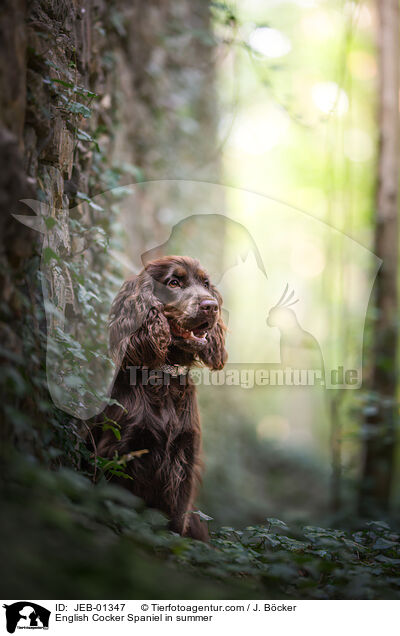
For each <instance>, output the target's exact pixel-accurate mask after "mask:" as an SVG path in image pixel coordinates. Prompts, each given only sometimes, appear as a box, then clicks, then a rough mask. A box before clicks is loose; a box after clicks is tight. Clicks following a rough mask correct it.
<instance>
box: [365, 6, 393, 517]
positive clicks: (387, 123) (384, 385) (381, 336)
mask: <svg viewBox="0 0 400 636" xmlns="http://www.w3.org/2000/svg"><path fill="white" fill-rule="evenodd" d="M377 9H378V14H379V78H380V85H379V126H380V140H379V157H378V188H377V211H376V230H375V252H376V254H377V255H378V256H379V257H380V258H381V259H382V261H383V263H382V267H381V270H380V272H379V273H378V277H377V281H376V301H375V306H376V309H377V312H376V313H377V318H376V321H375V324H374V345H375V346H374V351H373V360H372V377H371V388H372V392H373V395H374V396H375V398H374V402H373V404H371V405H370V406H369V407H368V409H367V410H366V411H367V412H366V416H365V424H366V427H365V428H366V435H365V449H364V450H365V455H364V465H363V475H362V484H361V492H360V495H361V496H360V512H361V513H363V514H370V513H371V512H382V511H385V510H386V509H387V508H388V506H389V500H390V490H391V481H392V473H393V463H394V448H395V442H396V440H395V428H396V427H395V423H396V417H397V413H396V388H397V342H398V326H397V321H398V298H397V263H398V222H397V214H398V209H397V207H398V179H399V98H398V95H399V7H398V0H377Z"/></svg>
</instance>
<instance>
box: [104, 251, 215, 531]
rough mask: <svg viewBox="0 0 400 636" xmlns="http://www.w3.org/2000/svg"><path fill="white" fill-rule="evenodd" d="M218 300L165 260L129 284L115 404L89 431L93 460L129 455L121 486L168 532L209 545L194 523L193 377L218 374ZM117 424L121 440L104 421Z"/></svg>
mask: <svg viewBox="0 0 400 636" xmlns="http://www.w3.org/2000/svg"><path fill="white" fill-rule="evenodd" d="M221 305H222V298H221V296H220V294H219V292H218V291H217V289H216V288H215V287H214V285H213V284H212V283H211V281H210V279H209V277H208V275H207V273H206V272H205V271H204V269H203V268H202V267H201V265H200V263H199V262H198V261H197V260H195V259H193V258H190V257H187V256H185V257H183V256H166V257H163V258H159V259H156V260H153V261H151V262H150V263H148V264H147V265H146V267H145V268H144V269H143V270H142V272H141V273H140V274H138V275H137V276H134V277H133V278H130V279H129V280H127V281H125V283H124V284H123V286H122V288H121V290H120V292H119V293H118V295H117V297H116V298H115V300H114V302H113V304H112V307H111V313H110V350H111V354H112V357H113V359H114V361H115V363H116V367H117V370H116V373H115V377H114V383H113V388H112V392H111V398H113V399H112V400H111V403H110V405H109V406H107V407H106V409H105V411H104V412H103V414H102V415H101V416H100V417H99V418H98V421H97V425H96V426H95V428H94V430H93V435H94V440H95V442H96V446H97V453H98V455H99V456H101V457H109V458H112V457H114V456H115V452H117V453H118V456H123V455H127V456H128V457H130V455H129V454H130V453H133V452H134V451H142V450H143V451H147V452H144V453H142V454H140V453H138V454H137V455H135V454H133V455H131V457H132V459H130V461H128V463H127V465H126V466H127V467H126V472H127V474H128V475H129V476H130V477H131V479H121V478H118V479H119V481H120V483H121V484H122V485H123V486H125V487H127V488H129V489H130V490H131V492H132V493H133V494H135V495H137V496H138V497H141V498H142V499H143V500H144V502H145V503H146V504H147V506H149V507H152V508H157V509H159V510H161V511H162V512H163V513H164V514H165V515H166V516H167V517H168V519H169V522H170V526H169V527H170V529H171V530H173V531H174V532H177V533H179V534H182V535H185V536H191V537H193V538H195V539H200V540H204V541H206V540H207V539H208V530H207V527H206V524H205V523H203V522H201V520H200V519H199V516H198V515H195V514H191V511H192V508H193V504H194V498H195V494H196V487H197V485H198V483H199V480H200V475H201V466H202V463H201V458H200V454H201V428H200V420H199V413H198V407H197V401H196V387H195V386H194V383H193V381H192V379H191V378H190V375H189V371H190V369H191V367H194V366H198V365H200V364H204V365H206V366H207V367H209V368H210V369H222V368H223V366H224V364H225V361H226V358H227V353H226V351H225V347H224V341H225V329H226V328H225V325H224V323H223V320H222V317H221ZM109 420H113V421H114V423H117V425H118V427H119V431H120V435H121V439H117V438H116V436H115V432H113V431H112V430H111V429H107V430H103V429H104V428H105V427H104V426H103V423H104V421H106V422H107V421H109Z"/></svg>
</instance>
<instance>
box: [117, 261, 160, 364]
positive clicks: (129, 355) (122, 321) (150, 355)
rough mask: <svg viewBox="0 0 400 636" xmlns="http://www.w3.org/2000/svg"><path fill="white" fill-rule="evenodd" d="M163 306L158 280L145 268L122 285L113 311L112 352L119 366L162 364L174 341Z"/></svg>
mask: <svg viewBox="0 0 400 636" xmlns="http://www.w3.org/2000/svg"><path fill="white" fill-rule="evenodd" d="M162 309H163V305H162V303H161V302H160V301H159V300H158V298H157V297H156V296H155V295H154V281H153V279H152V278H151V276H150V275H149V274H148V273H147V272H146V270H143V271H142V272H141V273H140V274H139V275H138V276H135V277H134V278H131V279H129V280H127V281H125V283H124V284H123V285H122V287H121V289H120V291H119V293H118V295H117V296H116V298H115V300H114V302H113V304H112V306H111V312H110V322H109V329H110V336H109V341H110V351H111V355H112V357H113V360H114V362H115V363H116V364H117V365H118V366H120V367H121V366H122V367H124V368H125V367H126V366H127V365H128V364H131V365H135V366H150V367H151V366H154V365H160V364H162V363H163V362H164V361H165V357H166V355H167V350H168V346H169V344H170V342H171V333H170V330H169V325H168V321H167V319H166V317H165V316H164V313H163V311H162Z"/></svg>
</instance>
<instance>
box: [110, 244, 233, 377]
mask: <svg viewBox="0 0 400 636" xmlns="http://www.w3.org/2000/svg"><path fill="white" fill-rule="evenodd" d="M221 306H222V298H221V295H220V294H219V292H218V291H217V289H216V288H215V287H214V285H213V284H212V283H211V281H210V279H209V277H208V275H207V273H206V272H205V271H204V270H203V268H202V267H201V265H200V263H199V262H198V261H197V260H195V259H193V258H190V257H188V256H165V257H163V258H159V259H156V260H154V261H151V262H150V263H148V264H147V265H146V267H145V268H144V269H143V270H142V272H141V273H140V274H139V275H138V276H135V277H134V278H131V279H129V280H127V281H126V282H125V283H124V284H123V286H122V288H121V290H120V292H119V294H118V295H117V297H116V298H115V300H114V302H113V305H112V307H111V314H110V348H111V353H112V355H113V357H114V360H115V362H116V363H117V364H118V365H124V364H126V363H128V364H132V365H136V366H148V367H153V368H155V367H156V366H159V365H160V364H163V363H164V362H167V361H169V362H176V363H182V364H187V363H188V362H194V361H195V360H200V361H201V362H203V363H204V364H206V365H207V366H208V367H210V369H222V367H223V366H224V364H225V361H226V358H227V353H226V351H225V347H224V343H225V325H224V323H223V321H222V317H221Z"/></svg>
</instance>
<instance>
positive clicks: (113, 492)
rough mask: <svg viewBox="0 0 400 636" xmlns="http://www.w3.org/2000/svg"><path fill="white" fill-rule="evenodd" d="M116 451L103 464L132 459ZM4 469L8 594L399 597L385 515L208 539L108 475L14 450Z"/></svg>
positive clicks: (396, 548) (398, 548)
mask: <svg viewBox="0 0 400 636" xmlns="http://www.w3.org/2000/svg"><path fill="white" fill-rule="evenodd" d="M121 460H122V462H121ZM121 460H115V462H109V467H108V468H109V469H111V470H110V472H112V471H113V468H112V466H113V465H114V464H115V466H116V467H118V466H120V465H121V463H123V462H126V461H130V460H133V458H121ZM3 468H4V466H3ZM6 468H7V470H6V471H3V472H6V474H7V477H6V479H5V480H4V482H2V484H1V486H0V490H1V495H2V501H3V508H2V510H3V520H4V521H3V523H2V528H1V535H2V536H1V538H2V541H1V545H2V546H3V547H4V548H5V549H4V554H3V555H2V563H3V566H4V567H5V568H6V570H7V571H8V576H7V580H6V581H3V584H4V585H5V589H4V590H3V594H4V593H7V595H8V596H9V595H12V596H13V597H15V598H17V597H19V596H21V595H22V596H24V595H25V596H29V594H30V595H32V593H33V591H36V593H37V595H38V596H39V597H40V598H48V596H49V595H51V594H53V596H54V595H56V596H66V597H68V598H70V597H71V595H75V596H77V597H78V598H95V597H104V598H109V597H110V595H111V596H121V595H122V594H123V593H124V592H125V595H126V591H127V590H129V594H128V595H129V597H130V598H146V597H147V598H271V599H277V598H294V599H327V598H330V599H331V598H337V599H342V598H344V599H358V598H367V599H372V598H400V577H399V576H398V566H399V563H400V537H399V535H398V534H397V533H396V532H394V531H392V530H391V529H390V527H389V526H388V525H387V524H386V523H384V522H381V521H371V522H369V523H367V524H365V525H364V526H363V527H361V528H360V529H359V530H357V531H354V532H346V531H344V530H338V529H332V528H321V527H317V526H305V527H303V528H301V527H288V526H287V524H285V523H284V522H283V521H280V520H279V519H276V518H268V519H266V521H265V523H263V524H258V525H256V526H249V527H247V528H244V529H243V530H237V529H234V528H232V527H222V528H220V529H219V530H217V531H215V532H213V533H212V540H211V544H209V545H207V544H203V543H200V542H198V541H193V540H191V539H188V538H183V537H180V536H178V535H176V534H174V533H172V532H170V531H168V530H167V528H166V519H165V518H164V517H163V516H162V515H161V514H160V513H158V512H157V511H152V510H148V509H145V508H144V507H143V504H142V503H141V501H140V500H139V499H137V498H136V497H134V496H133V495H131V494H130V493H129V491H127V490H125V489H123V488H120V487H117V486H113V485H110V484H109V483H107V481H106V480H105V479H104V478H102V479H101V480H100V482H99V483H98V484H97V485H96V486H94V485H93V483H92V482H91V481H90V480H89V479H88V478H86V477H84V476H83V475H80V474H79V473H78V472H76V471H75V470H71V469H67V468H60V469H59V470H57V471H48V470H47V469H45V468H42V467H40V465H39V464H38V463H37V462H36V461H35V460H34V459H33V458H30V459H29V458H28V461H27V460H26V459H24V460H23V461H22V459H21V458H19V457H18V456H16V455H15V454H11V455H9V456H8V458H7V462H6ZM103 468H106V467H105V466H104V465H103ZM115 470H117V468H115ZM197 514H199V516H200V518H201V519H202V520H203V522H204V523H206V522H209V521H211V519H210V518H209V517H208V515H204V514H203V513H201V512H200V511H197ZM99 554H101V558H99ZM44 564H45V567H44ZM166 575H167V576H168V586H165V584H164V581H165V577H166Z"/></svg>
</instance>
